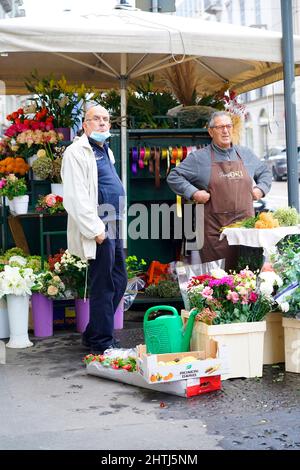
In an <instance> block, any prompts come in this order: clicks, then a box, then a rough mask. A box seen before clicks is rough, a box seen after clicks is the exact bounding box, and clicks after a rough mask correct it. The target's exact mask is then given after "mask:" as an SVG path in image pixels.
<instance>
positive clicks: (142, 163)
mask: <svg viewBox="0 0 300 470" xmlns="http://www.w3.org/2000/svg"><path fill="white" fill-rule="evenodd" d="M144 158H145V147H141V148H140V158H139V160H138V164H139V168H140V169H141V170H142V169H143V168H144V166H145V165H144Z"/></svg>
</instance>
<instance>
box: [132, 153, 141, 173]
mask: <svg viewBox="0 0 300 470" xmlns="http://www.w3.org/2000/svg"><path fill="white" fill-rule="evenodd" d="M138 158H139V154H138V148H137V147H132V149H131V161H132V163H131V171H132V173H133V174H134V175H136V174H137V162H138Z"/></svg>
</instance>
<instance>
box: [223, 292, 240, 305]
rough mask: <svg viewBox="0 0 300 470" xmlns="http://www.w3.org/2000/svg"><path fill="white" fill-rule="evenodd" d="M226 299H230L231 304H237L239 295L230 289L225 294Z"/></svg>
mask: <svg viewBox="0 0 300 470" xmlns="http://www.w3.org/2000/svg"><path fill="white" fill-rule="evenodd" d="M226 299H227V300H230V301H231V302H232V303H233V304H237V303H238V301H239V299H240V297H239V294H238V293H237V292H232V291H231V290H230V291H229V292H228V294H227V296H226Z"/></svg>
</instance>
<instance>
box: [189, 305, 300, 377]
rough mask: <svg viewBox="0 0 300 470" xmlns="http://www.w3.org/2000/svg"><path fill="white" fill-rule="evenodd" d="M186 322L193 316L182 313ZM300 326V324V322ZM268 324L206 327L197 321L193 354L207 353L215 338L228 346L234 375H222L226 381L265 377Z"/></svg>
mask: <svg viewBox="0 0 300 470" xmlns="http://www.w3.org/2000/svg"><path fill="white" fill-rule="evenodd" d="M181 316H182V320H183V322H184V324H186V322H187V320H188V318H189V313H188V312H187V311H186V310H182V313H181ZM299 323H300V322H299ZM265 331H266V322H265V321H260V322H253V323H228V324H223V325H206V324H205V323H202V322H199V321H197V320H195V323H194V328H193V333H192V338H191V347H190V349H191V351H203V350H206V348H207V347H208V344H209V341H210V340H211V339H213V340H215V341H217V342H218V344H219V347H225V348H226V349H227V354H228V368H229V370H230V372H229V373H228V374H223V375H222V380H226V379H231V378H237V377H247V378H250V377H262V372H263V349H264V334H265Z"/></svg>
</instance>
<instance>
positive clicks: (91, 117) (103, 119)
mask: <svg viewBox="0 0 300 470" xmlns="http://www.w3.org/2000/svg"><path fill="white" fill-rule="evenodd" d="M83 128H84V131H85V133H86V134H87V135H88V136H90V135H91V133H92V132H93V131H97V132H105V131H108V130H109V129H110V122H109V114H108V111H106V109H104V108H103V107H102V106H94V107H92V108H90V109H89V110H88V112H87V113H86V116H85V121H84V123H83Z"/></svg>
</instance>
